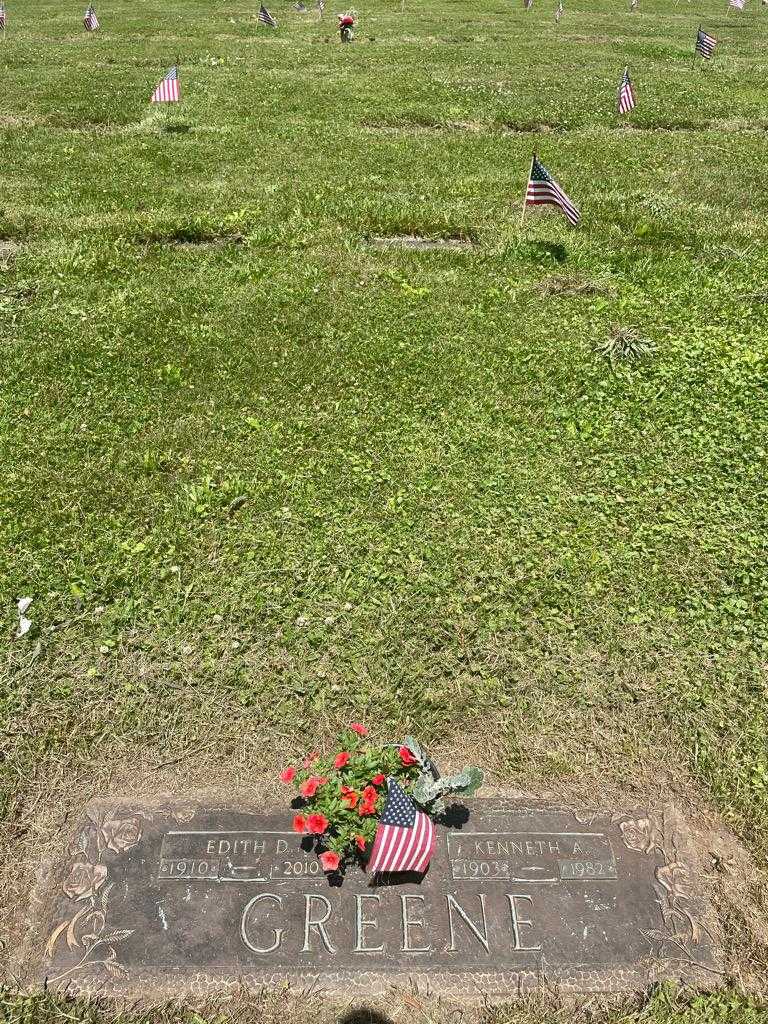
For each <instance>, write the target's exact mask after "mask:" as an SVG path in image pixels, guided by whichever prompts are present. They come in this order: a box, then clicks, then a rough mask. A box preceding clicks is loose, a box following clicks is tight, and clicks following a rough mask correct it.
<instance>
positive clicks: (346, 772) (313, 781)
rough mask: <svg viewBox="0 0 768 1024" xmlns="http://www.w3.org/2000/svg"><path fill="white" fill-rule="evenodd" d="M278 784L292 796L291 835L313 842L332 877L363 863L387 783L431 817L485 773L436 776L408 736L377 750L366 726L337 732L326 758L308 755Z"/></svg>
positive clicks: (472, 791)
mask: <svg viewBox="0 0 768 1024" xmlns="http://www.w3.org/2000/svg"><path fill="white" fill-rule="evenodd" d="M280 779H281V781H282V782H284V783H286V784H288V785H293V786H295V787H296V789H297V791H298V797H299V801H298V804H297V803H294V807H296V808H297V813H296V814H295V816H294V819H293V829H294V831H295V832H298V833H299V834H301V835H306V836H308V837H311V839H312V841H313V842H314V844H315V849H316V850H317V852H318V853H319V856H320V863H321V865H322V868H323V870H324V871H326V872H334V871H340V870H342V869H343V868H344V867H346V866H347V865H349V864H353V863H359V864H363V865H364V864H365V863H366V862H367V860H368V858H369V856H370V853H371V849H372V848H373V844H374V841H375V839H376V832H377V829H378V826H379V821H380V818H381V815H382V813H383V811H384V808H385V806H386V802H387V780H388V779H393V780H394V781H395V782H396V783H397V784H398V785H399V787H400V788H401V789H402V790H403V792H404V793H405V794H406V795H407V796H408V797H409V798H410V799H411V800H412V801H413V803H414V804H415V805H416V806H417V807H418V808H419V809H420V810H422V811H423V812H424V813H425V814H427V815H429V816H430V817H435V816H436V815H439V814H440V813H442V811H444V810H445V806H446V804H445V798H446V797H447V796H449V795H454V794H455V795H458V796H473V795H474V794H475V793H476V792H477V790H478V788H479V787H480V786H481V785H482V781H483V774H482V772H481V771H480V769H479V768H475V767H467V768H465V769H464V770H463V771H462V772H460V773H459V774H457V775H453V776H450V777H447V778H446V777H441V776H440V773H439V772H438V770H437V768H436V767H435V765H434V763H433V762H432V761H431V760H430V759H429V757H428V756H427V755H426V753H425V752H424V751H423V750H422V749H421V747H420V746H419V744H418V743H417V742H416V740H414V739H413V738H412V737H410V736H408V737H406V739H405V740H404V741H403V742H402V743H386V744H383V745H376V744H374V743H372V742H370V741H369V739H368V730H367V729H366V727H365V726H364V725H360V724H359V723H357V722H354V723H352V725H349V726H348V727H347V728H346V729H344V730H343V732H342V733H341V736H340V737H339V740H338V743H337V746H336V749H335V750H334V751H333V752H332V753H331V754H330V755H328V756H323V755H321V754H320V753H318V752H314V753H311V754H308V755H307V757H306V758H305V759H304V761H303V765H302V767H301V768H295V767H293V766H291V767H288V768H285V769H284V770H283V771H282V772H281V773H280Z"/></svg>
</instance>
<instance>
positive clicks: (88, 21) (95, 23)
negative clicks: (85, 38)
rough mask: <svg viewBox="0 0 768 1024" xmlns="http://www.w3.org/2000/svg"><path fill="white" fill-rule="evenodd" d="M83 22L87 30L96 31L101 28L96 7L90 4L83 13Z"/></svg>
mask: <svg viewBox="0 0 768 1024" xmlns="http://www.w3.org/2000/svg"><path fill="white" fill-rule="evenodd" d="M83 24H84V25H85V31H86V32H96V31H97V29H98V28H99V19H98V18H97V17H96V9H95V8H94V6H93V4H89V5H88V7H87V8H86V10H85V14H84V15H83Z"/></svg>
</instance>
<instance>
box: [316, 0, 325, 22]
mask: <svg viewBox="0 0 768 1024" xmlns="http://www.w3.org/2000/svg"><path fill="white" fill-rule="evenodd" d="M317 9H318V11H319V12H320V17H321V18H322V16H323V11H324V10H325V0H317Z"/></svg>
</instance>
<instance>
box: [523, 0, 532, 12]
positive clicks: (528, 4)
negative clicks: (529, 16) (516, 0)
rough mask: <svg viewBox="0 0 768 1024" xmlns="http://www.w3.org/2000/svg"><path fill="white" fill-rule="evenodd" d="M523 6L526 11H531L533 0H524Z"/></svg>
mask: <svg viewBox="0 0 768 1024" xmlns="http://www.w3.org/2000/svg"><path fill="white" fill-rule="evenodd" d="M523 7H524V8H525V9H526V11H530V9H531V8H532V7H533V0H523Z"/></svg>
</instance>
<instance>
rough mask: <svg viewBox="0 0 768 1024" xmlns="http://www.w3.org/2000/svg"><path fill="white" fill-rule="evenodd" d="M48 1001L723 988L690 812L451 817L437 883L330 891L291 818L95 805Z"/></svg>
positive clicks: (69, 860)
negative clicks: (266, 990)
mask: <svg viewBox="0 0 768 1024" xmlns="http://www.w3.org/2000/svg"><path fill="white" fill-rule="evenodd" d="M32 917H33V920H34V922H35V923H34V926H33V932H32V934H31V938H30V940H29V944H28V949H29V952H28V958H29V961H30V963H31V964H32V971H33V973H34V975H35V976H36V978H37V980H38V981H43V980H45V981H47V983H48V985H49V986H51V987H53V988H56V989H62V990H68V991H70V992H73V993H83V994H103V995H113V996H117V997H125V998H130V999H135V998H138V997H141V996H148V997H153V998H156V997H184V996H200V995H206V994H214V993H215V992H219V991H225V990H231V989H232V988H233V986H237V985H241V986H243V987H244V988H245V989H246V990H257V989H259V988H260V987H262V986H264V985H277V984H280V983H283V982H285V983H289V984H291V985H295V986H296V987H297V988H300V989H304V988H307V987H309V986H313V987H315V988H317V989H319V990H321V991H323V992H327V993H328V994H330V995H334V994H335V995H349V994H358V995H372V994H383V993H386V992H387V991H389V990H390V987H391V986H392V985H411V984H416V985H418V987H419V989H420V990H421V991H425V992H426V991H431V992H434V993H436V994H441V995H445V996H451V997H453V998H467V999H478V1000H479V999H482V998H483V997H484V996H497V997H502V998H508V997H511V996H515V995H518V994H520V993H524V992H528V991H534V990H537V989H540V988H546V989H547V990H555V991H559V992H561V993H584V992H636V991H642V990H645V989H646V988H647V987H648V986H649V985H650V984H652V983H654V982H657V981H659V980H661V979H664V978H675V979H679V980H681V981H688V982H695V981H702V980H706V981H708V982H711V981H712V980H713V979H715V980H716V978H717V975H718V974H719V966H718V965H719V963H720V959H721V951H720V949H719V943H718V939H717V934H718V933H717V926H716V922H715V920H714V917H713V914H712V910H711V908H710V907H709V905H708V904H707V902H706V900H705V899H704V897H703V895H702V891H701V888H700V885H699V882H698V876H697V870H696V859H695V849H694V847H693V845H692V844H691V843H690V841H689V837H688V835H687V833H686V830H685V826H684V824H682V823H681V820H680V819H679V817H678V816H677V815H676V813H675V812H674V810H673V809H672V808H666V809H665V810H664V811H663V812H662V813H660V814H658V815H656V816H654V815H653V814H650V813H647V812H645V811H637V810H634V811H631V812H627V813H621V812H617V813H614V812H612V811H610V810H609V811H594V810H584V811H578V810H574V809H572V808H564V807H562V806H554V805H548V804H546V803H542V804H539V805H537V804H535V803H531V802H521V801H519V800H511V799H509V800H508V799H504V798H493V799H475V800H471V801H467V803H466V806H463V807H457V808H453V809H452V811H451V812H450V814H449V816H448V817H447V819H446V823H445V824H444V825H440V826H439V833H438V842H437V849H436V851H435V855H434V857H433V860H432V863H431V865H430V868H429V871H428V872H427V874H426V875H425V876H424V877H423V878H419V877H413V876H403V877H395V876H392V877H388V878H378V879H375V880H374V884H372V880H371V878H369V877H368V876H367V875H366V874H364V873H363V872H361V871H359V870H354V871H351V872H349V873H348V874H347V875H346V876H345V877H344V878H343V880H341V882H340V884H339V878H338V877H336V878H335V880H334V878H333V877H330V878H329V877H326V876H325V875H324V874H323V872H322V870H321V867H320V864H319V862H318V859H317V856H316V854H315V852H314V851H313V850H312V849H311V847H310V844H309V843H308V841H307V837H302V836H299V835H296V834H295V833H293V832H291V831H290V812H289V811H288V810H287V809H286V810H285V811H276V812H270V813H260V812H258V811H255V810H253V809H250V808H245V807H242V806H237V805H236V804H234V803H231V802H230V803H217V802H214V801H210V800H208V801H204V800H194V801H190V800H186V801H183V802H182V801H168V802H165V803H160V802H141V801H137V800H133V799H130V798H126V799H114V800H111V801H109V802H106V801H99V802H95V803H93V804H91V805H89V807H88V808H87V810H86V813H85V816H84V818H83V820H82V822H81V823H80V826H79V828H78V830H77V832H76V834H75V836H74V838H73V840H72V842H71V843H70V845H69V846H68V847H67V848H66V850H64V851H63V852H62V856H61V858H60V859H59V860H58V861H57V862H56V863H53V864H50V865H49V866H48V867H47V868H46V870H45V872H44V873H43V876H42V879H41V882H40V885H39V886H38V891H37V893H36V895H35V898H34V909H33V915H32Z"/></svg>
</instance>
